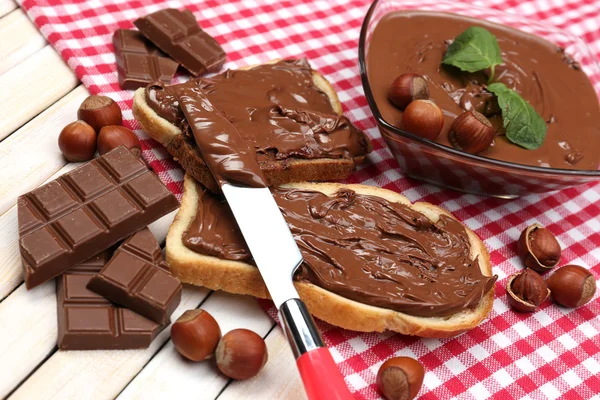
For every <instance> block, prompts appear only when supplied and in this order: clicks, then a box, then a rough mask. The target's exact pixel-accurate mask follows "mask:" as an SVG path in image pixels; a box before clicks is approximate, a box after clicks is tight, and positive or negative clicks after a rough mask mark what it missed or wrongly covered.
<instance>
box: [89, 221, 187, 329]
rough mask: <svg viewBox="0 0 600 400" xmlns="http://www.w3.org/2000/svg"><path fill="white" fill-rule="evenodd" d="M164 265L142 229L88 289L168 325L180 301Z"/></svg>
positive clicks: (178, 286) (152, 240)
mask: <svg viewBox="0 0 600 400" xmlns="http://www.w3.org/2000/svg"><path fill="white" fill-rule="evenodd" d="M166 269H167V265H166V263H165V262H164V260H163V257H162V252H161V250H160V247H159V246H158V243H157V241H156V239H155V238H154V236H153V235H152V232H150V229H148V228H144V229H142V230H140V231H138V232H136V233H135V234H133V235H132V236H131V237H130V238H129V239H127V240H126V241H125V242H123V244H122V245H121V246H120V247H119V248H118V249H117V251H115V254H114V255H113V257H112V258H111V259H110V261H109V262H108V263H107V264H106V266H104V268H102V270H101V271H100V272H99V273H98V275H96V276H94V277H93V278H92V280H91V281H90V283H89V284H88V289H89V290H91V291H93V292H95V293H98V294H100V295H102V296H104V297H106V298H107V299H109V300H111V301H113V302H115V303H117V304H120V305H122V306H125V307H127V308H129V309H131V310H132V311H135V312H136V313H138V314H141V315H143V316H144V317H146V318H149V319H151V320H152V321H154V322H156V323H159V324H168V323H169V321H170V319H169V318H170V316H171V314H172V313H173V311H175V309H176V308H177V306H178V305H179V302H180V301H181V283H180V282H179V280H177V279H176V278H175V277H173V275H171V274H170V273H169V272H167V271H166Z"/></svg>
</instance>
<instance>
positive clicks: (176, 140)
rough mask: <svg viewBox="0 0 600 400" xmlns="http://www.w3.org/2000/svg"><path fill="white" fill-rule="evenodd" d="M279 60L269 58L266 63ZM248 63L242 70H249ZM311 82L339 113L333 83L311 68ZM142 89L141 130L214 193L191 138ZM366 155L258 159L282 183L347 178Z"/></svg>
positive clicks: (136, 103)
mask: <svg viewBox="0 0 600 400" xmlns="http://www.w3.org/2000/svg"><path fill="white" fill-rule="evenodd" d="M277 61H279V60H272V61H270V62H268V63H267V64H272V63H275V62H277ZM253 67H254V66H247V67H243V68H241V69H251V68H253ZM312 78H313V83H314V84H315V86H317V87H318V88H319V89H320V90H321V91H323V92H324V93H325V94H327V96H328V97H329V101H330V103H331V107H332V108H333V110H334V111H335V113H336V114H338V115H341V114H342V104H341V103H340V100H339V98H338V96H337V93H336V92H335V90H334V89H333V86H331V84H330V83H329V81H327V79H325V77H323V75H321V74H320V73H318V72H317V71H313V76H312ZM144 90H145V89H144V88H139V89H137V90H136V91H135V93H134V96H133V116H134V118H135V119H136V120H137V121H138V122H139V123H140V125H141V126H142V128H143V129H144V131H146V133H148V135H150V137H152V138H153V139H154V140H156V141H158V142H159V143H161V144H162V145H163V146H165V147H166V148H167V151H169V153H170V154H171V155H172V156H173V158H174V159H175V160H176V161H177V162H179V164H181V166H182V167H183V169H184V170H185V171H186V173H188V174H190V175H191V176H192V177H193V178H195V179H196V180H197V181H198V182H200V183H202V184H203V185H204V186H206V187H207V188H208V189H209V190H211V191H213V192H217V191H218V190H219V189H218V186H217V184H216V181H215V180H214V178H213V176H212V174H211V173H210V171H209V170H208V167H207V166H206V164H205V163H204V161H203V160H202V157H201V156H200V153H199V152H198V149H197V148H196V146H195V145H194V144H193V142H192V141H191V139H187V138H186V137H185V135H182V132H181V130H180V129H179V127H177V126H175V125H173V124H172V123H170V122H169V121H167V120H166V119H164V118H162V117H160V116H159V115H158V114H157V113H156V112H155V111H154V110H153V109H152V108H151V107H150V105H149V104H148V103H147V101H146V96H145V92H144ZM364 159H365V157H364V156H360V157H354V158H341V159H330V158H319V159H301V158H294V157H290V158H288V159H286V160H272V161H261V162H260V167H261V170H262V171H263V172H264V174H265V177H266V178H267V181H268V183H269V185H271V186H274V185H281V184H284V183H289V182H298V181H331V180H341V179H346V178H347V177H348V176H349V175H350V174H351V173H352V171H353V170H354V168H355V167H356V165H358V164H361V163H362V162H363V161H364Z"/></svg>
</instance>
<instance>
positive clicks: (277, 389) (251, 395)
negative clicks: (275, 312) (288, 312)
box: [218, 327, 306, 400]
mask: <svg viewBox="0 0 600 400" xmlns="http://www.w3.org/2000/svg"><path fill="white" fill-rule="evenodd" d="M266 342H267V347H268V349H269V361H268V362H267V364H266V365H265V367H264V369H263V370H262V371H261V372H260V374H259V375H257V376H256V377H255V378H253V379H248V380H246V381H232V382H231V383H230V384H229V386H227V387H226V388H225V390H224V391H223V393H222V394H221V395H220V396H219V397H218V400H237V399H248V400H251V399H306V393H305V392H304V387H303V386H302V381H301V380H300V375H299V374H298V369H297V368H296V360H294V355H293V354H292V350H291V349H290V345H289V344H288V342H287V339H286V338H285V336H284V335H283V333H282V331H281V329H280V328H279V327H275V329H273V330H272V331H271V333H270V334H269V336H267V339H266Z"/></svg>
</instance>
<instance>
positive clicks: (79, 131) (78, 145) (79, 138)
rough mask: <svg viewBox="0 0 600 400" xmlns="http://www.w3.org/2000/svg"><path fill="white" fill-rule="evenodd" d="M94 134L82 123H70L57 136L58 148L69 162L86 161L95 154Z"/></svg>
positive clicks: (90, 128) (92, 130) (89, 127)
mask: <svg viewBox="0 0 600 400" xmlns="http://www.w3.org/2000/svg"><path fill="white" fill-rule="evenodd" d="M96 138H97V136H96V132H95V131H94V129H93V128H92V127H91V126H89V125H88V124H87V123H85V122H84V121H80V120H78V121H75V122H71V123H70V124H68V125H67V126H65V127H64V128H63V130H62V131H61V132H60V134H59V135H58V148H59V149H60V151H61V152H62V153H63V155H64V156H65V158H66V159H67V160H69V161H71V162H80V161H88V160H91V159H92V158H94V154H95V153H96Z"/></svg>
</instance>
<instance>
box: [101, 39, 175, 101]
mask: <svg viewBox="0 0 600 400" xmlns="http://www.w3.org/2000/svg"><path fill="white" fill-rule="evenodd" d="M113 45H114V47H115V57H116V58H117V72H118V73H119V85H121V88H122V89H125V90H134V89H137V88H139V87H142V86H146V85H147V84H149V83H151V82H154V81H157V80H158V81H161V82H164V83H170V82H171V80H172V79H173V76H174V75H175V72H176V71H177V67H179V63H177V62H176V61H173V60H172V59H171V58H169V57H167V56H166V55H165V54H164V53H163V52H162V51H160V50H159V49H158V48H157V47H155V46H154V45H153V44H152V43H150V42H149V41H148V40H147V39H146V38H144V36H143V35H142V34H141V33H139V32H138V31H134V30H131V29H118V30H116V31H115V34H114V35H113Z"/></svg>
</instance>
